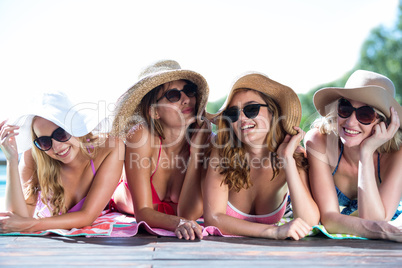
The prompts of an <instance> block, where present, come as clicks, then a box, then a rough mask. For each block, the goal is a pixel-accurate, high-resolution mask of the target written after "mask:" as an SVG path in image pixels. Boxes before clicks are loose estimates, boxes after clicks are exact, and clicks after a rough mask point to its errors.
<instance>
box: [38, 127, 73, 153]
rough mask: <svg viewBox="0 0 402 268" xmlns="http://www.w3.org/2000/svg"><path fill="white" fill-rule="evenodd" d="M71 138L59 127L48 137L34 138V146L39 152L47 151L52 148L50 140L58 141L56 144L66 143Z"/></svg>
mask: <svg viewBox="0 0 402 268" xmlns="http://www.w3.org/2000/svg"><path fill="white" fill-rule="evenodd" d="M70 138H71V135H70V134H69V133H67V131H65V130H64V129H62V128H61V127H59V128H57V129H56V130H55V131H53V133H52V135H50V137H49V136H42V137H39V138H36V139H35V140H34V144H35V146H36V147H37V148H38V149H39V150H41V151H48V150H50V149H51V148H52V146H53V143H52V139H54V140H56V141H58V142H66V141H68V140H69V139H70Z"/></svg>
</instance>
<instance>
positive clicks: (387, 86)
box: [313, 70, 402, 128]
mask: <svg viewBox="0 0 402 268" xmlns="http://www.w3.org/2000/svg"><path fill="white" fill-rule="evenodd" d="M342 97H344V98H346V99H350V100H355V101H359V102H362V103H365V104H367V105H369V106H372V107H374V108H376V109H378V110H380V111H381V112H382V113H384V114H385V115H386V116H387V117H388V118H389V117H390V108H391V106H392V107H394V108H395V110H396V111H397V112H398V115H399V116H402V107H401V105H399V103H398V102H397V101H396V100H395V87H394V84H393V83H392V81H391V80H390V79H389V78H388V77H386V76H383V75H381V74H378V73H375V72H370V71H365V70H357V71H355V72H354V73H353V74H352V75H351V76H350V77H349V79H348V81H347V82H346V85H345V87H344V88H339V87H327V88H322V89H320V90H318V91H317V92H316V93H315V94H314V97H313V102H314V106H315V108H316V109H317V111H318V112H319V113H320V114H321V115H322V116H326V115H327V113H328V111H326V107H328V106H327V105H329V104H331V103H333V102H334V101H336V100H337V99H339V98H342ZM401 128H402V125H401Z"/></svg>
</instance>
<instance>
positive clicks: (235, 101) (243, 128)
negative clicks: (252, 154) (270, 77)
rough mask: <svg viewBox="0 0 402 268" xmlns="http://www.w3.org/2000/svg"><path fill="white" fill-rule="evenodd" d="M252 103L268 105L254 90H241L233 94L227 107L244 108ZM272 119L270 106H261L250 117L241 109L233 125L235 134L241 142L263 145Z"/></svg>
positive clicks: (250, 144)
mask: <svg viewBox="0 0 402 268" xmlns="http://www.w3.org/2000/svg"><path fill="white" fill-rule="evenodd" d="M250 104H262V105H266V102H265V101H264V99H263V98H262V97H261V96H260V95H259V94H258V93H257V92H255V91H253V90H247V91H240V92H238V93H236V94H235V95H234V96H233V98H232V100H231V101H230V103H229V105H228V106H227V109H233V108H238V109H243V108H244V107H245V106H247V105H250ZM271 121H272V114H271V112H270V111H269V110H268V107H264V106H261V107H260V110H259V113H258V115H257V116H256V117H254V118H248V117H247V116H246V115H245V114H244V111H240V115H239V118H238V120H237V121H236V122H234V123H232V125H233V129H234V133H235V135H236V136H237V137H238V139H239V140H240V141H241V142H243V143H245V144H247V145H249V146H263V145H265V140H266V137H267V134H268V132H269V131H270V124H271Z"/></svg>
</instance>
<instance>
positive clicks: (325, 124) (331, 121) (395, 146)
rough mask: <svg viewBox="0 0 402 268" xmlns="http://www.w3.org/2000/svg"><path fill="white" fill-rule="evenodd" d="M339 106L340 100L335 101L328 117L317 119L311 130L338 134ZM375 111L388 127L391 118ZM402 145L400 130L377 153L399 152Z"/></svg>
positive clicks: (401, 131) (401, 132)
mask: <svg viewBox="0 0 402 268" xmlns="http://www.w3.org/2000/svg"><path fill="white" fill-rule="evenodd" d="M337 105H338V100H336V101H334V102H333V103H331V104H330V105H329V112H328V113H327V115H326V116H322V117H320V118H317V119H316V120H315V121H314V122H313V123H312V124H311V127H310V128H317V129H318V130H319V131H320V133H321V134H325V135H329V134H330V133H331V132H333V133H335V134H336V135H337V136H339V134H338V113H337ZM373 109H374V111H375V112H376V113H377V114H378V116H379V118H380V121H383V122H385V123H386V125H387V126H388V124H389V122H390V121H391V119H390V118H387V117H386V116H385V114H384V113H383V112H381V111H380V110H378V109H376V108H374V107H373ZM401 144H402V130H401V129H400V128H399V129H398V131H397V132H396V133H395V135H394V136H393V137H392V138H391V139H390V140H389V141H387V142H386V143H384V144H383V145H381V146H380V147H378V148H377V152H378V153H380V154H383V153H392V152H396V151H399V148H400V146H401Z"/></svg>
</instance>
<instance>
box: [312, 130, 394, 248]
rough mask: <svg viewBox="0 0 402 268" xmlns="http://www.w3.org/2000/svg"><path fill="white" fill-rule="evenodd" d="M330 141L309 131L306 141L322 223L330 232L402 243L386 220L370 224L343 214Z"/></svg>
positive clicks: (314, 192)
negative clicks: (337, 193)
mask: <svg viewBox="0 0 402 268" xmlns="http://www.w3.org/2000/svg"><path fill="white" fill-rule="evenodd" d="M329 143H330V138H328V136H327V135H323V134H320V133H319V131H318V130H317V129H312V130H310V131H309V132H308V133H307V135H306V138H305V145H306V149H307V158H308V161H309V166H310V168H309V181H310V186H311V191H312V194H313V197H314V200H315V201H316V203H317V205H318V208H319V210H320V215H321V223H322V224H323V225H324V226H325V228H326V230H327V231H328V232H329V233H333V234H336V233H343V234H353V235H357V236H362V237H367V238H372V239H390V240H394V241H400V242H402V233H401V230H399V229H398V228H396V227H394V226H391V225H390V224H388V223H386V222H384V221H370V220H365V219H361V218H358V217H354V216H347V215H342V214H341V213H340V212H339V203H338V198H337V195H336V190H335V184H334V181H333V177H332V174H331V168H330V165H329V163H330V161H331V160H330V159H329V158H328V157H327V156H328V155H329V153H336V150H335V149H334V150H327V149H328V148H327V144H329Z"/></svg>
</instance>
